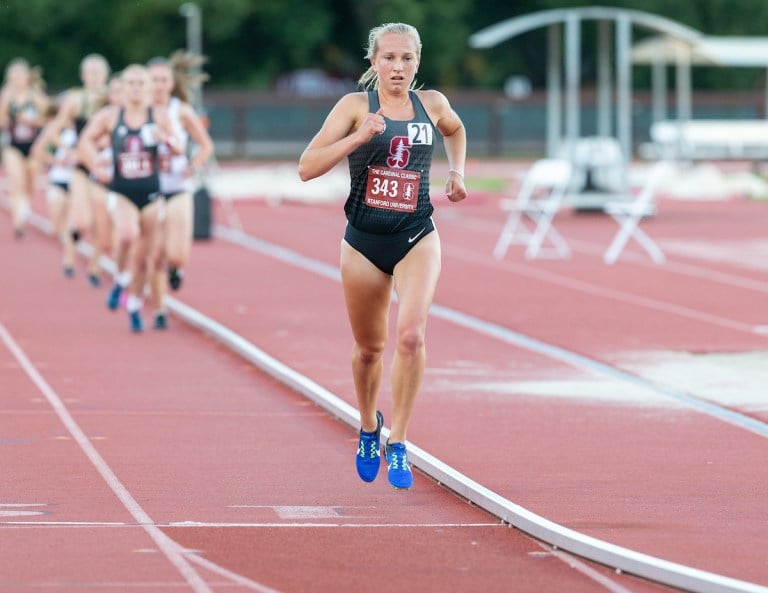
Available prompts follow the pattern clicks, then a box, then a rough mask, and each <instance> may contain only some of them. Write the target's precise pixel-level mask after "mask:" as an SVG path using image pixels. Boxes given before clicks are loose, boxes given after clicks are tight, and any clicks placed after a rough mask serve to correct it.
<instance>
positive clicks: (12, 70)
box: [0, 58, 50, 239]
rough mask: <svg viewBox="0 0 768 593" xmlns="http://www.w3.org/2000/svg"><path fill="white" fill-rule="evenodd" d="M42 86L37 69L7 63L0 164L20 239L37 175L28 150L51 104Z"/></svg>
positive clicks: (0, 93) (0, 106)
mask: <svg viewBox="0 0 768 593" xmlns="http://www.w3.org/2000/svg"><path fill="white" fill-rule="evenodd" d="M43 86H44V85H43V81H42V78H41V76H40V71H39V69H33V68H30V66H29V63H28V62H27V61H26V60H24V59H22V58H16V59H15V60H12V61H11V62H10V63H9V64H8V66H7V68H6V70H5V83H4V85H3V88H2V90H0V127H1V128H3V129H5V130H6V133H7V138H8V143H7V144H4V145H3V148H2V161H3V167H4V168H5V171H6V174H7V175H8V182H9V194H10V202H11V216H12V219H13V228H14V232H15V234H16V237H17V238H19V239H20V238H22V237H23V236H24V225H25V224H26V222H27V217H28V216H29V211H30V204H31V200H32V195H33V193H34V191H35V182H36V180H37V174H38V172H39V164H38V163H37V161H35V160H34V159H31V158H29V156H30V151H31V149H32V144H33V143H34V141H35V138H37V136H38V134H39V133H40V129H41V128H42V126H43V124H44V116H45V113H46V111H47V110H48V107H49V105H50V100H49V99H48V96H47V95H46V94H45V92H44V91H43Z"/></svg>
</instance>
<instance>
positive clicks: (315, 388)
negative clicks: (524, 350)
mask: <svg viewBox="0 0 768 593" xmlns="http://www.w3.org/2000/svg"><path fill="white" fill-rule="evenodd" d="M167 304H168V307H169V309H170V310H171V311H172V312H173V313H174V314H175V315H176V316H178V317H179V318H180V319H182V320H183V321H185V322H186V323H188V324H189V325H191V326H193V327H197V328H198V329H199V330H200V331H202V332H204V333H206V334H208V335H210V336H212V337H214V338H215V339H216V340H218V341H219V342H220V343H221V344H223V345H224V346H225V347H227V348H229V349H230V350H231V351H233V352H235V353H236V354H238V355H239V356H242V357H243V358H244V359H246V360H248V361H250V362H251V363H252V364H253V365H254V366H256V367H257V368H259V369H261V370H262V371H264V372H265V373H267V374H269V375H270V376H272V377H275V378H276V379H277V380H278V381H280V382H282V383H283V384H285V385H287V386H288V387H290V388H291V389H293V390H295V391H296V392H297V393H300V394H302V395H304V396H305V397H307V398H308V399H310V400H311V401H313V402H315V403H316V404H317V405H318V406H320V407H322V408H323V409H325V410H327V411H328V412H329V413H330V414H332V415H333V416H335V417H336V418H338V419H339V420H341V421H342V422H344V423H346V424H347V425H349V426H351V427H352V428H355V429H356V428H357V427H359V426H360V416H359V412H358V411H357V409H356V408H354V407H353V406H351V405H350V404H349V403H347V402H346V401H344V400H343V399H341V398H340V397H339V396H337V395H336V394H334V393H332V392H330V391H328V390H327V389H325V388H324V387H322V386H320V385H318V384H317V383H315V382H314V381H312V380H311V379H310V378H309V377H306V376H304V375H302V374H300V373H298V372H297V371H295V370H294V369H292V368H290V367H288V366H287V365H285V364H283V363H281V362H280V361H278V360H276V359H275V358H273V357H271V356H270V355H268V354H267V353H266V352H264V351H263V350H261V349H259V348H257V347H256V346H255V345H254V344H252V343H251V342H249V341H247V340H246V339H245V338H243V337H242V336H240V335H239V334H236V333H235V332H233V331H232V330H230V329H229V328H227V327H225V326H223V325H222V324H220V323H219V322H217V321H214V320H213V319H211V318H210V317H207V316H206V315H203V314H202V313H201V312H200V311H197V310H196V309H193V308H192V307H189V306H188V305H185V304H183V303H181V302H180V301H177V300H175V299H173V298H172V297H169V298H168V301H167ZM381 434H382V437H383V438H386V437H387V436H388V434H389V431H388V430H387V429H386V428H383V429H382V431H381ZM408 452H409V459H410V460H411V463H413V465H415V466H416V467H418V468H419V469H421V470H422V471H423V472H424V473H426V474H427V475H428V476H431V477H432V478H433V479H434V480H436V481H437V482H438V484H443V485H445V486H446V487H447V488H449V489H450V490H453V491H454V492H456V493H457V494H458V495H459V496H461V497H463V498H465V499H467V500H469V501H471V502H473V503H475V504H477V505H478V506H479V507H481V508H483V509H485V510H486V511H488V512H490V513H491V514H492V515H495V516H496V517H499V518H500V519H501V520H502V521H505V522H506V523H509V524H511V525H514V526H515V527H517V528H518V529H520V530H521V531H523V532H525V533H527V534H529V535H532V536H533V537H535V538H536V539H539V540H542V541H545V542H547V543H549V544H551V545H553V546H556V547H557V548H561V549H564V550H568V551H570V552H573V553H574V554H577V555H578V556H581V557H583V558H587V559H588V560H592V561H595V562H597V563H598V564H604V565H606V566H612V567H614V568H618V569H621V570H623V571H624V572H628V573H631V574H635V575H638V576H641V577H644V578H647V579H650V580H652V581H658V582H661V583H664V584H667V585H670V586H672V587H678V588H681V589H687V590H690V591H694V592H696V593H726V592H727V593H768V588H766V587H762V586H760V585H756V584H754V583H748V582H745V581H740V580H738V579H734V578H730V577H726V576H723V575H719V574H715V573H711V572H707V571H704V570H700V569H697V568H692V567H690V566H685V565H682V564H677V563H675V562H669V561H667V560H664V559H662V558H657V557H654V556H650V555H648V554H643V553H641V552H636V551H634V550H630V549H629V548H624V547H622V546H617V545H615V544H611V543H609V542H607V541H604V540H600V539H597V538H594V537H591V536H588V535H585V534H583V533H580V532H578V531H574V530H572V529H569V528H567V527H564V526H562V525H559V524H557V523H555V522H553V521H550V520H548V519H545V518H544V517H542V516H540V515H537V514H535V513H532V512H531V511H529V510H528V509H526V508H524V507H521V506H520V505H517V504H515V503H514V502H512V501H511V500H509V499H507V498H504V497H503V496H501V495H500V494H498V493H496V492H494V491H492V490H490V489H489V488H486V487H485V486H483V485H482V484H479V483H478V482H476V481H475V480H473V479H472V478H470V477H469V476H467V475H465V474H463V473H461V472H459V471H458V470H456V469H455V468H453V467H451V466H450V465H448V464H446V463H444V462H443V461H441V460H439V459H438V458H436V457H434V456H433V455H431V454H429V453H428V452H426V451H425V450H424V449H422V448H420V447H418V446H416V445H414V444H412V443H410V442H409V443H408Z"/></svg>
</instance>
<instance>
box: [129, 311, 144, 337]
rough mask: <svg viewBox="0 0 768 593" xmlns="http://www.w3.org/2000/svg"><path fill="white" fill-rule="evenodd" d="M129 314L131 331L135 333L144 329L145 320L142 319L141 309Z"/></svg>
mask: <svg viewBox="0 0 768 593" xmlns="http://www.w3.org/2000/svg"><path fill="white" fill-rule="evenodd" d="M128 316H129V317H130V319H131V331H132V332H133V333H135V334H138V333H141V332H143V331H144V322H143V321H142V319H141V313H140V312H139V311H133V312H132V313H129V314H128Z"/></svg>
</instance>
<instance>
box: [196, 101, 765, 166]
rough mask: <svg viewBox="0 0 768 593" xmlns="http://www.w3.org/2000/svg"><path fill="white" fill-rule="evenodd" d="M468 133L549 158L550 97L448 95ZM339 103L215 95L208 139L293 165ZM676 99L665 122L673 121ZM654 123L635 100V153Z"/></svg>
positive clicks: (711, 110)
mask: <svg viewBox="0 0 768 593" xmlns="http://www.w3.org/2000/svg"><path fill="white" fill-rule="evenodd" d="M446 94H447V95H448V97H449V99H450V100H451V104H452V105H453V107H454V108H455V109H456V111H457V113H458V114H459V115H460V116H461V118H462V120H463V121H464V123H465V125H466V127H467V138H468V151H469V153H470V154H471V155H472V156H476V157H500V156H510V157H514V156H520V157H535V156H538V155H541V154H543V153H544V150H545V139H546V96H545V94H544V93H543V92H534V93H532V94H531V95H530V96H529V97H528V98H527V99H525V100H512V99H509V98H507V97H506V96H505V95H504V94H503V93H488V92H472V91H462V92H451V93H446ZM336 100H337V98H336V97H330V98H307V97H297V96H290V95H282V94H278V93H264V92H246V91H214V90H208V91H206V93H205V97H204V103H205V109H206V112H207V115H208V118H209V121H210V131H211V135H212V136H213V139H214V141H215V142H216V152H217V154H218V156H219V157H220V158H246V157H247V158H296V157H298V156H299V154H301V151H302V150H303V149H304V147H305V146H306V145H307V143H308V142H309V140H310V139H311V138H312V136H313V135H314V134H315V133H316V132H317V130H319V129H320V126H321V125H322V123H323V121H324V119H325V117H326V115H327V114H328V112H329V111H330V109H331V107H333V105H334V103H335V102H336ZM674 101H675V99H674V96H670V97H669V98H668V115H669V117H670V118H674V117H675V108H674ZM581 105H582V109H581V134H582V135H583V136H588V135H592V134H595V133H596V126H597V123H596V122H597V117H596V109H595V95H594V93H592V92H589V91H585V92H584V93H583V95H582V99H581ZM765 116H766V114H765V96H764V95H763V93H761V92H750V93H702V92H697V93H696V94H695V95H694V105H693V117H694V118H700V119H758V118H764V117H765ZM651 123H652V114H651V101H650V96H649V93H647V92H643V93H641V92H637V93H635V95H634V97H633V107H632V126H633V142H634V145H635V147H637V146H638V145H640V144H642V143H643V142H647V141H648V132H649V129H650V125H651Z"/></svg>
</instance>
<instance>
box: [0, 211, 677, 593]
mask: <svg viewBox="0 0 768 593" xmlns="http://www.w3.org/2000/svg"><path fill="white" fill-rule="evenodd" d="M3 224H5V220H3V222H0V234H2V230H3V228H2V225H3ZM8 235H10V231H9V232H8ZM0 244H2V240H0ZM4 248H6V249H9V248H10V247H9V246H8V245H7V244H6V245H5V246H4ZM23 248H24V252H23V253H24V255H23V265H17V264H18V263H19V262H18V261H17V260H14V259H13V258H4V259H3V261H2V263H0V273H2V274H3V277H4V278H7V279H9V280H10V281H12V284H9V285H10V286H14V287H17V288H18V287H23V288H24V290H5V291H3V292H2V295H0V311H2V312H3V314H2V322H3V325H4V327H7V328H8V332H9V333H10V334H11V335H12V336H13V337H14V340H15V341H16V342H17V343H18V344H19V345H20V347H21V348H22V349H23V351H24V352H25V353H26V355H27V356H28V358H29V360H30V361H31V362H32V364H33V365H34V366H35V368H37V369H39V371H40V372H41V373H42V374H43V376H44V377H45V379H46V381H48V383H49V384H50V385H51V387H52V389H53V390H55V392H56V393H57V394H59V396H60V398H61V401H62V402H65V404H66V408H67V410H68V411H69V412H70V413H71V414H72V417H73V418H74V419H75V420H76V421H77V423H78V425H79V426H81V427H82V430H83V433H84V434H85V435H88V438H89V441H90V442H92V443H93V446H94V447H95V448H96V449H97V451H98V452H99V454H100V455H101V456H102V457H103V459H104V460H105V463H106V464H107V465H108V466H109V467H110V468H111V469H112V470H113V471H114V474H115V475H116V476H118V477H119V479H120V480H121V482H122V483H123V484H125V487H126V489H127V491H128V492H130V493H131V495H132V496H133V497H134V498H135V500H136V501H137V502H138V504H140V505H141V507H142V508H144V509H146V511H147V513H148V515H149V516H150V517H151V518H152V519H153V521H154V522H155V523H153V524H152V525H153V526H154V527H156V528H157V529H160V530H162V532H163V533H164V534H166V535H168V536H170V537H171V538H172V541H173V542H175V543H176V544H178V545H180V546H181V550H185V551H183V552H182V554H183V555H184V557H186V558H187V559H188V562H189V563H190V564H192V565H194V569H195V570H196V571H198V573H199V574H200V576H201V577H202V578H203V579H204V582H205V583H206V585H207V586H209V587H211V588H217V587H218V588H226V589H227V590H230V589H233V588H234V589H243V590H261V591H267V590H269V589H273V588H274V589H277V590H286V591H290V590H310V589H311V590H317V591H337V590H338V588H339V586H340V583H346V582H347V580H348V579H349V580H350V582H352V581H354V583H356V584H357V583H362V582H377V583H385V585H383V588H382V589H381V590H388V589H387V587H391V590H401V589H402V588H404V587H408V586H413V584H414V583H417V586H418V588H419V590H421V591H443V590H445V588H446V587H449V586H454V585H457V584H458V585H459V586H460V587H461V588H463V589H465V590H472V589H473V588H477V589H478V590H488V591H496V590H497V591H503V590H508V584H509V582H515V584H516V585H515V586H516V590H519V591H532V592H533V591H541V590H569V591H581V590H584V591H593V590H604V589H605V585H597V584H596V581H595V579H594V578H588V577H586V576H585V575H584V573H582V572H579V571H576V570H573V569H571V568H570V567H569V566H568V565H566V564H565V563H564V562H563V561H562V560H560V559H558V557H557V556H555V555H553V554H551V553H548V552H547V551H545V550H542V549H541V548H540V547H539V546H538V545H537V544H535V543H534V542H533V541H532V540H530V539H529V538H528V537H526V536H523V535H522V534H520V533H519V532H517V531H516V530H513V529H510V528H508V527H505V526H501V525H499V524H498V522H495V521H494V520H493V519H492V518H491V517H489V516H488V515H487V514H485V513H482V512H480V511H478V510H477V509H476V508H474V507H472V506H469V505H467V504H466V503H464V502H463V501H461V500H459V499H458V498H456V497H455V496H453V495H452V494H451V493H449V492H446V491H445V490H442V489H440V488H438V487H437V486H436V485H434V484H433V483H432V482H430V481H429V480H426V479H424V478H423V477H422V476H420V475H417V489H416V490H414V491H413V492H409V493H399V492H396V491H393V490H392V489H391V488H389V487H388V486H387V485H386V484H385V482H384V481H381V480H380V481H379V482H377V483H376V484H374V485H373V486H372V487H366V486H365V485H363V484H361V483H360V482H359V481H358V480H357V478H356V476H354V472H353V471H346V470H345V471H342V472H340V473H333V474H332V478H331V479H328V471H329V470H328V468H329V467H330V468H331V469H333V468H334V467H335V466H337V465H338V464H339V463H342V462H343V460H347V462H348V463H350V464H351V456H350V455H351V454H350V451H351V450H354V446H355V438H354V435H353V434H350V433H349V431H348V430H346V429H345V428H343V427H341V426H340V425H339V424H338V423H336V422H335V421H334V420H333V419H331V418H329V417H328V416H327V415H325V414H318V412H317V411H316V410H314V409H313V408H312V407H311V406H307V404H306V402H305V401H304V400H303V399H302V398H300V397H298V396H297V395H295V394H293V393H291V392H289V391H288V390H286V389H285V388H283V387H282V386H280V385H278V384H276V383H275V382H274V381H272V380H270V379H268V378H266V377H264V376H262V375H260V374H259V373H256V372H255V371H254V370H253V369H252V367H250V366H248V365H245V364H243V363H242V361H241V360H239V359H238V358H236V357H235V356H233V355H232V354H230V353H229V352H226V351H224V350H223V349H222V348H220V347H217V346H216V345H215V344H213V343H212V341H211V340H210V339H208V338H206V337H205V336H202V335H201V334H199V333H198V332H196V331H192V330H189V329H187V328H185V327H184V326H183V325H179V324H174V326H173V327H172V330H171V331H170V332H168V333H167V334H160V335H157V334H153V333H152V332H149V334H150V335H143V336H132V335H130V334H129V333H128V330H127V320H126V319H125V318H124V315H123V314H122V313H118V314H117V315H111V314H109V313H108V312H107V311H106V310H105V309H104V305H103V298H104V291H94V290H92V289H90V288H88V287H87V285H85V283H84V282H74V281H69V280H66V279H64V278H63V277H59V276H58V275H56V274H52V273H50V274H49V273H45V272H43V273H41V270H45V271H46V272H47V271H48V270H46V267H47V266H49V265H50V268H55V265H54V263H53V262H55V261H57V252H56V249H55V246H54V244H53V243H52V242H51V241H49V240H47V239H44V238H41V237H37V236H35V234H34V233H30V236H29V237H28V238H27V240H25V243H24V245H23ZM219 286H220V285H219ZM54 292H55V294H56V300H57V302H58V303H60V305H58V306H55V307H54V306H51V302H50V301H51V294H52V293H54ZM217 292H218V291H217ZM63 313H66V314H63ZM161 361H162V364H159V363H160V362H161ZM33 399H34V398H33ZM28 416H29V415H25V414H21V415H19V414H16V417H17V419H18V421H19V426H20V427H22V430H23V427H24V423H23V422H22V421H23V420H24V419H26V418H27V417H28ZM24 432H26V431H24ZM37 454H38V453H37V452H32V451H30V452H29V453H28V455H30V456H32V457H33V458H34V457H35V456H36V455H37ZM42 454H43V455H44V453H42ZM72 458H74V460H75V461H76V462H77V463H82V461H83V459H82V455H81V454H80V453H79V452H78V451H77V450H76V449H74V448H71V449H70V451H69V453H68V454H67V456H66V462H62V463H61V464H56V466H55V467H52V468H51V469H50V470H49V471H48V472H46V473H39V474H38V473H35V475H36V477H37V478H38V479H41V480H42V481H43V482H44V483H45V484H47V485H48V487H51V486H50V485H51V484H58V483H59V480H60V475H61V473H62V472H65V471H66V470H67V468H68V467H70V468H71V463H72ZM349 467H351V465H350V466H349ZM349 467H348V469H349ZM79 474H80V472H76V475H77V476H78V477H80V476H79ZM297 475H300V476H301V480H300V481H299V484H305V485H306V487H303V488H297V487H296V480H295V478H296V476H297ZM96 481H97V482H98V480H96ZM79 482H80V485H81V488H83V489H85V490H87V491H89V492H90V491H91V488H90V487H89V485H88V484H86V483H84V482H83V481H82V480H79ZM10 486H13V488H14V489H18V490H17V493H16V494H15V496H14V497H13V500H21V499H22V498H20V497H21V496H22V495H23V494H25V492H24V483H18V482H14V483H13V484H11V485H10ZM100 486H101V489H103V490H105V488H104V487H103V484H101V485H100ZM77 493H78V490H77V489H75V490H73V492H72V495H73V496H72V509H71V510H70V511H69V512H68V513H66V515H64V514H62V515H57V516H56V517H55V518H54V520H53V521H50V519H51V518H50V517H46V519H48V521H46V522H45V524H43V523H41V522H38V521H37V520H36V519H35V518H26V519H25V520H21V521H19V520H16V521H5V522H0V530H9V532H10V533H14V534H15V533H20V534H23V535H22V536H20V537H19V538H17V539H14V541H15V542H16V545H15V546H14V547H13V549H10V550H7V552H8V554H9V555H8V556H7V557H8V558H15V559H16V561H15V562H13V565H14V566H15V567H17V568H15V569H14V570H13V572H11V573H9V574H8V575H7V577H4V579H5V580H4V581H2V582H0V585H2V588H6V589H7V590H15V588H17V587H18V586H19V584H22V585H24V586H25V587H26V590H31V591H48V590H59V591H60V590H62V589H63V590H66V589H67V588H69V589H70V590H78V587H81V586H83V585H84V583H85V581H87V582H88V583H90V584H91V585H95V586H102V587H109V589H110V590H114V591H134V590H137V589H140V588H141V587H144V588H146V587H153V586H162V587H174V588H177V587H183V586H184V584H183V581H182V579H181V578H180V577H179V576H178V575H177V574H174V573H173V570H172V568H171V567H170V565H169V563H168V562H167V560H166V559H164V558H162V556H161V555H160V554H159V553H158V550H157V548H156V546H154V545H153V544H152V542H151V540H149V538H147V535H146V533H145V531H144V529H145V528H146V527H147V526H146V525H145V526H139V525H136V522H135V521H134V522H133V524H131V519H129V518H128V519H127V518H126V517H125V515H126V513H125V512H124V509H123V510H120V507H119V505H116V504H115V501H114V497H112V504H113V506H115V508H116V509H117V511H118V513H117V514H118V515H119V516H118V517H114V518H113V517H112V516H108V515H107V514H106V513H105V512H104V509H103V507H102V505H101V503H94V506H85V505H83V506H84V508H81V507H79V506H77V504H78V503H79V502H80V499H79V497H78V496H77ZM10 494H14V493H13V492H11V493H10ZM10 494H9V495H10ZM403 494H405V496H403ZM107 495H108V497H109V493H108V492H107ZM279 508H283V509H285V508H292V509H305V510H306V509H311V510H310V511H309V512H316V511H317V509H334V513H335V514H334V515H333V516H332V517H331V518H330V519H329V518H328V517H327V516H326V517H321V518H320V519H317V518H316V517H315V518H313V519H312V520H310V521H307V519H306V517H301V516H300V519H299V520H298V521H297V519H296V518H295V517H294V518H287V519H286V518H285V516H281V515H280V513H279V512H278V509H279ZM297 512H301V511H300V510H299V511H297ZM326 512H330V511H326ZM356 513H364V514H365V515H366V516H365V517H364V518H362V517H359V516H357V517H356V516H355V514H356ZM349 515H351V516H352V518H351V519H347V516H349ZM105 518H106V519H105ZM113 519H116V520H114V521H113ZM361 519H362V520H364V521H365V523H366V524H368V526H367V527H366V528H362V529H358V530H356V531H355V536H354V537H350V535H349V533H348V529H349V528H346V529H345V528H344V527H337V528H332V527H316V526H314V524H315V523H318V521H319V522H320V523H323V522H326V523H330V522H334V521H335V522H342V523H344V525H347V524H352V523H358V522H360V521H361ZM78 522H79V523H82V524H81V525H73V523H78ZM113 522H116V523H119V524H118V525H106V524H102V525H96V523H113ZM176 522H192V523H187V524H186V525H185V526H183V527H179V526H170V525H169V524H170V523H176ZM275 522H277V523H281V524H283V523H288V522H292V523H296V522H298V523H299V525H297V526H293V527H291V528H289V529H286V528H280V527H275V526H274V525H272V526H269V525H268V524H269V523H275ZM19 523H23V525H20V524H19ZM195 523H201V525H195ZM216 523H222V524H224V523H233V524H234V523H238V524H240V526H235V525H233V526H232V527H223V526H218V527H217V526H216V525H215V524H216ZM402 524H408V525H411V527H405V526H402ZM390 525H392V527H390ZM41 533H44V534H45V535H44V536H41V535H40V534H41ZM106 533H108V534H109V539H110V541H111V542H113V543H114V547H113V546H112V545H109V546H103V548H102V550H103V553H104V554H109V555H110V560H112V559H115V561H105V562H103V563H102V565H101V566H100V567H99V570H98V571H92V570H91V567H90V563H91V559H90V558H89V557H88V556H83V554H82V550H83V549H85V550H89V549H91V548H92V547H93V545H94V543H93V541H94V540H92V539H88V541H90V542H91V548H89V546H88V543H87V542H83V541H82V537H83V536H87V537H88V538H92V537H97V538H100V539H103V538H104V537H105V534H106ZM43 537H45V538H48V539H47V540H46V541H47V542H48V543H47V544H46V545H47V546H48V547H52V548H53V549H55V550H57V551H58V550H61V552H60V553H58V555H57V556H56V560H55V561H51V562H46V563H45V564H44V565H40V564H38V563H34V564H30V563H27V562H25V561H24V560H21V558H26V557H29V554H32V555H34V554H35V551H34V550H35V546H39V545H40V542H41V541H43ZM133 538H140V540H141V541H140V545H139V546H138V547H136V544H134V543H132V539H133ZM333 545H338V546H339V550H338V551H337V550H334V549H332V548H331V547H328V546H333ZM361 548H365V549H370V550H372V551H373V552H372V554H373V558H374V560H373V561H372V566H371V567H370V569H369V570H367V571H365V570H361V569H360V567H359V564H358V562H357V560H356V558H358V556H359V552H360V549H361ZM380 549H382V550H386V549H389V550H398V551H400V554H398V557H397V558H398V559H399V560H400V561H401V562H400V563H399V566H400V571H398V572H396V573H394V574H393V572H392V570H391V565H392V558H391V556H386V555H385V554H383V553H382V552H380V551H379V550H380ZM70 550H71V551H72V553H71V554H70ZM304 555H306V556H307V562H306V563H305V562H303V561H302V560H301V559H302V558H303V557H304ZM446 555H447V556H446ZM446 557H449V558H453V559H455V561H456V562H455V563H454V564H451V565H449V566H450V568H449V569H447V570H446V568H445V567H446V564H445V558H446ZM59 559H60V560H61V562H59ZM459 559H460V560H461V562H459ZM118 560H119V561H118ZM206 563H212V564H206ZM147 564H151V565H156V566H157V567H158V568H159V569H160V572H163V571H164V572H165V576H164V578H163V575H162V574H161V575H160V576H159V577H158V578H154V576H153V575H152V574H151V571H144V568H143V567H144V566H146V565H147ZM430 564H431V565H430ZM62 566H66V567H67V570H66V571H62V570H61V567H62ZM216 566H218V567H220V569H216V571H213V570H211V568H212V567H213V568H215V567H216ZM599 570H600V573H601V574H602V575H603V578H609V574H610V573H609V571H607V570H605V569H599ZM126 573H133V575H134V576H133V577H130V576H127V574H126ZM84 574H88V575H91V576H90V577H89V578H88V579H84ZM136 574H140V575H141V577H137V576H135V575H136ZM524 575H530V578H527V577H525V576H524ZM616 579H618V580H619V581H623V582H625V583H628V584H629V585H630V586H631V589H626V590H631V591H635V592H640V593H643V592H645V591H649V592H650V591H659V590H663V588H660V587H657V586H654V585H651V584H648V583H642V582H638V581H636V580H634V579H631V578H629V577H624V576H622V577H616ZM609 581H610V582H614V580H612V579H610V578H609ZM387 583H388V585H387ZM2 588H0V590H2ZM614 590H616V589H614Z"/></svg>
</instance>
